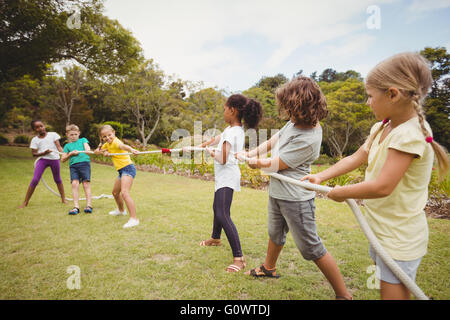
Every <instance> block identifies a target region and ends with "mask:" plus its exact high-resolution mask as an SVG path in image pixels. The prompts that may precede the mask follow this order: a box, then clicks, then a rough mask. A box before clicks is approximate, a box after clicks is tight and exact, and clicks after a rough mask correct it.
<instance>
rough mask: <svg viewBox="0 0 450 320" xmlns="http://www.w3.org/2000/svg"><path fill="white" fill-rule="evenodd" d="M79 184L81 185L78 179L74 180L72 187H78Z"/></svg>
mask: <svg viewBox="0 0 450 320" xmlns="http://www.w3.org/2000/svg"><path fill="white" fill-rule="evenodd" d="M79 185H80V182H79V181H78V180H72V187H74V188H78V186H79Z"/></svg>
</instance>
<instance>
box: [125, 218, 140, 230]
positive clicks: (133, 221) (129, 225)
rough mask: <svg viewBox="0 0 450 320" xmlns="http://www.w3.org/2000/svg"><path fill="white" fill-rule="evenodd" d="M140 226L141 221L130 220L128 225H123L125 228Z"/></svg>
mask: <svg viewBox="0 0 450 320" xmlns="http://www.w3.org/2000/svg"><path fill="white" fill-rule="evenodd" d="M137 225H139V219H134V218H130V220H128V222H127V223H125V224H124V225H123V227H124V228H131V227H135V226H137Z"/></svg>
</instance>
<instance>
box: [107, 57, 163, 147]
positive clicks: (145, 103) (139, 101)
mask: <svg viewBox="0 0 450 320" xmlns="http://www.w3.org/2000/svg"><path fill="white" fill-rule="evenodd" d="M163 84H164V73H163V72H162V71H161V70H159V69H158V68H157V67H156V66H155V65H154V64H153V61H152V60H150V61H146V62H145V63H144V64H142V65H141V66H140V68H139V69H138V70H137V71H136V72H133V73H132V74H130V75H129V76H127V77H125V78H124V79H123V80H122V81H120V82H119V83H117V84H115V86H114V88H113V94H112V95H111V96H108V97H107V99H106V102H107V103H109V104H110V105H111V106H113V107H114V108H115V109H116V110H119V111H121V112H123V113H125V114H126V115H127V116H128V115H131V116H132V117H130V118H129V120H128V121H130V122H131V123H132V124H134V125H135V126H136V129H137V131H138V133H139V136H140V139H141V142H142V144H143V145H144V147H146V146H147V143H148V141H149V140H150V138H151V137H152V135H153V133H154V132H155V130H156V128H157V127H158V124H159V121H160V120H161V114H162V111H163V108H164V107H165V106H166V105H167V98H168V97H167V93H166V92H165V91H164V90H163V88H162V86H163Z"/></svg>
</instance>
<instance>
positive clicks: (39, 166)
mask: <svg viewBox="0 0 450 320" xmlns="http://www.w3.org/2000/svg"><path fill="white" fill-rule="evenodd" d="M47 166H48V163H47V161H45V159H40V160H39V161H37V162H36V166H35V168H34V172H33V179H31V182H30V185H29V186H28V190H27V193H26V194H25V200H24V201H23V203H22V204H21V205H20V206H19V208H24V207H26V206H27V205H28V202H29V201H30V199H31V196H32V195H33V193H34V190H35V189H36V186H37V185H38V183H39V181H40V180H41V177H42V174H43V173H44V170H45V168H47Z"/></svg>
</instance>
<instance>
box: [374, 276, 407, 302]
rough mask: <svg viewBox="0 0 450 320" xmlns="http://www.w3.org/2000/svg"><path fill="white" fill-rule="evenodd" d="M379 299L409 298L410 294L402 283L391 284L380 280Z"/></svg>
mask: <svg viewBox="0 0 450 320" xmlns="http://www.w3.org/2000/svg"><path fill="white" fill-rule="evenodd" d="M380 295H381V300H409V299H410V298H411V294H410V292H409V290H408V288H406V287H405V285H404V284H402V283H399V284H393V283H389V282H385V281H383V280H380Z"/></svg>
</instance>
